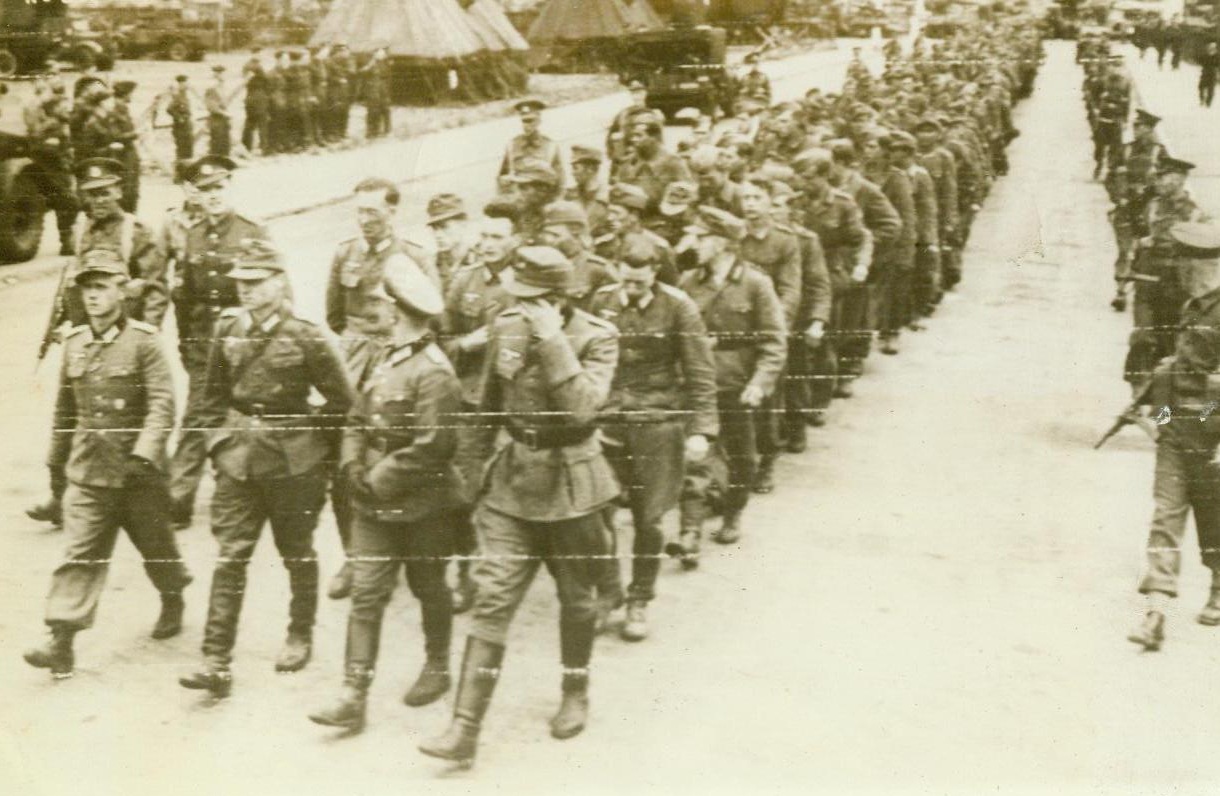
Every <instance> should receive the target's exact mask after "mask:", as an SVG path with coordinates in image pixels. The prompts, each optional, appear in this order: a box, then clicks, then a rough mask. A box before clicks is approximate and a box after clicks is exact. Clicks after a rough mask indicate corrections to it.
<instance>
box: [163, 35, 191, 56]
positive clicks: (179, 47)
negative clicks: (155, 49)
mask: <svg viewBox="0 0 1220 796" xmlns="http://www.w3.org/2000/svg"><path fill="white" fill-rule="evenodd" d="M165 57H167V58H169V59H170V60H171V61H186V60H189V59H190V57H191V48H190V47H188V46H186V42H184V41H183V40H182V39H173V40H172V41H170V42H168V43H167V44H166V45H165Z"/></svg>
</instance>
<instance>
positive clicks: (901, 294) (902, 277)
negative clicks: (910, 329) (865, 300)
mask: <svg viewBox="0 0 1220 796" xmlns="http://www.w3.org/2000/svg"><path fill="white" fill-rule="evenodd" d="M912 277H913V272H912V269H911V268H910V267H905V268H904V267H900V266H891V267H887V268H886V269H885V270H884V271H883V272H882V273H881V274H879V275H878V276H877V279H876V280H875V281H874V282H873V290H874V295H875V296H876V299H877V303H876V306H877V330H878V331H879V332H880V334H881V337H882V339H887V340H893V339H896V338H897V337H898V336H899V335H900V334H901V333H902V329H903V327H904V326H906V325H907V324H908V323H910V321H911V283H912Z"/></svg>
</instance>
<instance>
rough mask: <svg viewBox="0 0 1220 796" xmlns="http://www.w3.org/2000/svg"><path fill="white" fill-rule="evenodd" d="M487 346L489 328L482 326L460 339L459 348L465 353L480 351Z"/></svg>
mask: <svg viewBox="0 0 1220 796" xmlns="http://www.w3.org/2000/svg"><path fill="white" fill-rule="evenodd" d="M486 346H487V327H486V326H480V327H479V328H478V329H475V330H474V331H473V332H471V333H470V334H468V335H465V336H463V337H461V338H459V339H458V348H460V349H462V350H463V351H478V350H480V349H482V348H485V347H486Z"/></svg>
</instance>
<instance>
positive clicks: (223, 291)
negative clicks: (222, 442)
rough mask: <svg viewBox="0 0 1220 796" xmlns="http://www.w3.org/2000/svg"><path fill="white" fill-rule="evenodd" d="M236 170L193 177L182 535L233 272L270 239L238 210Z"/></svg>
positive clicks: (178, 271) (183, 338)
mask: <svg viewBox="0 0 1220 796" xmlns="http://www.w3.org/2000/svg"><path fill="white" fill-rule="evenodd" d="M236 168H237V164H236V163H234V162H233V161H232V160H230V159H229V158H227V157H221V156H216V155H205V156H204V157H201V158H199V159H198V160H196V161H195V162H194V163H192V164H191V165H190V167H189V168H188V169H187V170H186V179H187V181H188V182H189V183H190V184H191V191H192V192H193V194H194V196H195V198H196V200H197V202H198V204H199V207H200V208H201V210H202V218H201V219H200V220H199V221H197V222H196V223H195V224H194V225H192V226H191V227H189V228H188V229H187V231H186V240H185V244H184V245H183V250H182V252H181V254H180V257H179V259H178V260H177V262H176V263H175V270H174V278H173V299H174V315H175V317H176V318H177V321H178V352H179V354H180V355H181V357H182V365H183V367H184V368H185V369H186V375H187V378H188V380H189V382H188V387H187V395H186V411H185V413H184V414H183V417H182V427H181V428H180V429H179V431H178V445H177V447H176V448H175V449H174V456H173V459H172V460H171V461H170V496H171V497H172V498H173V506H172V510H173V522H174V526H175V528H179V529H181V528H186V527H188V526H189V525H190V524H191V517H192V515H193V514H194V508H195V493H196V492H197V491H198V490H199V482H200V481H201V480H202V479H203V470H204V463H205V461H206V459H207V443H206V440H205V437H204V432H203V429H202V426H201V424H200V418H199V412H200V410H201V402H202V400H203V385H204V376H205V374H206V370H207V358H208V351H209V350H210V347H211V344H212V336H213V335H212V332H213V329H214V328H215V326H216V322H217V320H218V319H219V318H220V315H221V313H222V312H224V311H225V310H226V309H230V308H234V307H237V306H238V304H239V302H238V295H237V285H236V283H235V282H234V281H233V280H232V279H230V278H229V276H228V274H229V270H230V269H231V268H232V267H233V258H234V256H235V254H236V252H237V251H238V249H239V248H240V247H241V246H242V244H243V243H244V242H245V241H248V240H253V239H261V240H267V239H268V233H267V229H266V227H264V226H263V225H261V224H259V223H258V222H256V221H254V220H252V219H250V218H248V217H246V216H245V215H243V214H241V213H238V212H237V211H236V210H234V209H233V206H232V203H231V200H230V198H229V184H230V182H231V180H232V176H233V170H234V169H236Z"/></svg>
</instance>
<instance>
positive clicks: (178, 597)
mask: <svg viewBox="0 0 1220 796" xmlns="http://www.w3.org/2000/svg"><path fill="white" fill-rule="evenodd" d="M185 608H186V602H185V601H184V600H183V599H182V594H181V593H179V592H175V593H169V592H166V593H164V594H162V595H161V615H160V616H158V617H157V623H156V624H155V625H153V629H152V634H151V635H152V637H153V638H155V639H157V640H158V641H163V640H164V639H167V638H173V637H174V636H176V635H178V634H179V633H181V632H182V611H183V609H185Z"/></svg>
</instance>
